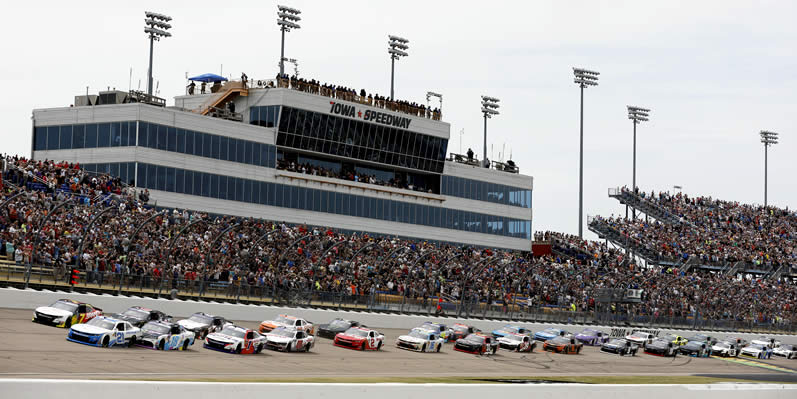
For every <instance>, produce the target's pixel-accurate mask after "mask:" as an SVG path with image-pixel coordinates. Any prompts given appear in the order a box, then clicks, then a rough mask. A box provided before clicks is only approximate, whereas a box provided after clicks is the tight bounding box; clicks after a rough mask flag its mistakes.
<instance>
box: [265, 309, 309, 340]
mask: <svg viewBox="0 0 797 399" xmlns="http://www.w3.org/2000/svg"><path fill="white" fill-rule="evenodd" d="M277 327H289V328H293V329H295V330H296V331H305V332H307V333H308V334H310V335H315V326H314V325H313V323H311V322H309V321H307V320H305V319H303V318H301V317H295V316H288V315H284V314H281V315H279V316H277V317H275V318H274V320H264V321H263V322H262V323H260V329H259V331H260V333H261V334H265V333H267V332H269V331H271V330H273V329H275V328H277Z"/></svg>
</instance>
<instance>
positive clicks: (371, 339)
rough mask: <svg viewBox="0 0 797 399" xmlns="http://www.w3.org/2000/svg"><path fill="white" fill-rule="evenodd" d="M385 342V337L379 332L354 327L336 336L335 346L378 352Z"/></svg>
mask: <svg viewBox="0 0 797 399" xmlns="http://www.w3.org/2000/svg"><path fill="white" fill-rule="evenodd" d="M384 340H385V336H384V335H383V334H380V333H379V332H378V331H375V330H371V329H368V328H363V327H352V328H350V329H348V330H346V331H344V332H342V333H338V334H337V335H335V340H334V344H335V346H339V347H341V348H349V349H359V350H361V351H364V350H371V351H378V350H380V349H382V343H383V342H384Z"/></svg>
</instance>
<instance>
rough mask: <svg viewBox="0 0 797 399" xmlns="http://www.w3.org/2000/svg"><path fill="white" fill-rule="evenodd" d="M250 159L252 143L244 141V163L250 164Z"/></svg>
mask: <svg viewBox="0 0 797 399" xmlns="http://www.w3.org/2000/svg"><path fill="white" fill-rule="evenodd" d="M252 158H253V157H252V142H251V141H248V140H246V141H244V163H247V164H251V163H252Z"/></svg>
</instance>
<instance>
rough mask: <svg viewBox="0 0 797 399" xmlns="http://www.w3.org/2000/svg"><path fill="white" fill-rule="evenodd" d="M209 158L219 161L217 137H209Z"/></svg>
mask: <svg viewBox="0 0 797 399" xmlns="http://www.w3.org/2000/svg"><path fill="white" fill-rule="evenodd" d="M210 157H211V158H213V159H221V158H220V155H219V136H216V135H215V134H214V135H210Z"/></svg>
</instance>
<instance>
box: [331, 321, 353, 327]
mask: <svg viewBox="0 0 797 399" xmlns="http://www.w3.org/2000/svg"><path fill="white" fill-rule="evenodd" d="M329 327H331V328H340V329H344V328H349V327H351V323H349V322H348V321H346V320H343V319H335V320H332V321H331V322H330V323H329Z"/></svg>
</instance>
